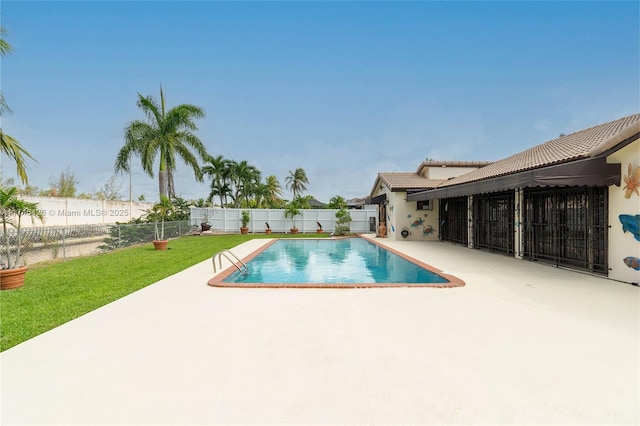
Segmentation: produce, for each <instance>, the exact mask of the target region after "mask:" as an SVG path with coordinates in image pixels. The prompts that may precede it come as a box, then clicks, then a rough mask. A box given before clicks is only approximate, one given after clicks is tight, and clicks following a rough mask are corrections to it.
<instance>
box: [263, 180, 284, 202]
mask: <svg viewBox="0 0 640 426" xmlns="http://www.w3.org/2000/svg"><path fill="white" fill-rule="evenodd" d="M266 186H267V194H268V195H267V200H268V202H269V204H270V205H275V203H276V201H277V200H278V198H280V197H281V196H282V194H283V192H282V187H281V186H280V182H278V178H277V177H275V175H270V176H267V180H266Z"/></svg>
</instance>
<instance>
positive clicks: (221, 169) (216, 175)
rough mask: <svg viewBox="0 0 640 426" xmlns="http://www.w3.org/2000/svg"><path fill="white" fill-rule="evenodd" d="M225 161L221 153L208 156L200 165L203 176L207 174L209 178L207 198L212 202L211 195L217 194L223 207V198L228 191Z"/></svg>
mask: <svg viewBox="0 0 640 426" xmlns="http://www.w3.org/2000/svg"><path fill="white" fill-rule="evenodd" d="M228 170H229V169H228V167H227V161H226V160H225V159H224V157H223V156H222V155H218V156H217V157H212V156H209V157H208V158H207V160H206V163H205V164H204V166H202V174H203V176H209V177H210V178H211V194H210V195H209V200H210V201H211V202H212V203H213V197H214V196H215V195H217V196H218V197H219V198H220V206H222V207H224V205H225V200H223V197H226V195H227V193H228V188H229V185H228V184H227V182H226V180H227V175H228Z"/></svg>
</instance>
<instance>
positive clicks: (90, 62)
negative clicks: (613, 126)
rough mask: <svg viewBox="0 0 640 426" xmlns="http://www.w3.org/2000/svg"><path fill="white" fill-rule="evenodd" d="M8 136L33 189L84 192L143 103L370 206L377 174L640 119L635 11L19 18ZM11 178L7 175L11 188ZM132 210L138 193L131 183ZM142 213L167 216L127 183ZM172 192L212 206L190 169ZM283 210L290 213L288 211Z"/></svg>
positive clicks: (522, 5) (10, 9) (389, 9)
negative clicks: (183, 110)
mask: <svg viewBox="0 0 640 426" xmlns="http://www.w3.org/2000/svg"><path fill="white" fill-rule="evenodd" d="M0 7H1V9H0V12H1V19H2V26H3V27H5V28H6V29H8V30H9V31H10V33H9V34H8V35H7V36H6V39H7V40H8V41H9V42H10V43H11V45H12V46H13V48H14V52H13V53H11V54H10V55H8V56H6V57H4V58H2V62H1V65H2V68H1V73H2V74H1V83H2V91H3V93H4V95H5V97H6V98H7V101H8V102H9V105H10V106H11V108H12V109H13V112H14V113H13V115H10V116H4V117H2V128H3V131H4V132H6V133H8V134H10V135H11V136H13V137H15V138H16V139H18V140H19V141H20V142H21V143H22V144H23V145H24V146H25V147H26V148H27V149H28V150H29V151H30V152H31V153H32V154H33V155H34V156H35V157H36V159H37V160H38V162H37V163H33V164H31V167H30V171H29V177H30V183H31V184H32V185H36V186H38V187H41V188H46V187H47V186H48V181H49V178H50V177H51V176H58V175H59V174H60V172H62V171H63V170H66V169H67V168H70V169H71V171H73V172H74V174H75V176H76V177H77V178H78V179H79V181H80V184H79V186H78V190H79V192H95V191H97V190H99V189H100V188H101V187H102V186H103V185H104V183H105V182H106V181H107V180H108V179H109V178H110V177H111V176H112V175H113V164H114V162H115V158H116V154H117V152H118V150H119V149H120V147H121V146H122V143H123V134H124V128H125V126H126V125H127V123H129V122H130V121H132V120H136V119H143V116H142V114H141V112H140V110H139V109H138V108H137V107H136V99H137V93H141V94H143V95H154V96H156V97H157V96H158V94H159V87H160V85H161V84H162V86H163V87H164V89H165V95H166V99H167V103H168V105H169V106H173V105H177V104H180V103H192V104H196V105H199V106H201V107H202V108H204V110H205V112H206V114H207V116H206V118H205V119H203V120H200V121H199V122H198V123H199V130H198V132H197V134H198V136H199V137H200V139H201V140H202V141H203V142H204V143H205V145H206V146H207V149H208V150H209V152H210V153H211V154H212V155H223V156H224V157H226V158H230V159H234V160H238V161H240V160H247V161H249V162H250V163H251V164H253V165H255V166H256V167H258V168H259V169H260V170H261V171H262V172H263V176H267V175H271V174H274V175H276V176H277V177H278V179H279V180H280V182H281V184H282V185H283V186H284V178H285V177H286V176H287V175H288V172H289V170H294V169H295V168H297V167H302V168H303V169H305V170H306V172H307V175H308V177H309V181H310V184H309V186H308V191H307V193H309V194H312V195H314V196H315V197H316V198H318V199H319V200H321V201H325V202H326V201H328V200H329V199H330V198H331V197H332V196H334V195H337V194H339V195H342V196H344V197H345V198H352V197H359V196H365V195H367V194H368V193H369V191H370V190H371V187H372V185H373V183H374V180H375V178H376V176H377V173H378V172H391V171H411V172H413V171H415V170H416V168H417V166H418V165H419V164H420V162H421V161H422V160H424V159H425V158H426V157H430V158H434V159H437V160H498V159H501V158H504V157H507V156H509V155H511V154H514V153H516V152H519V151H522V150H524V149H527V148H529V147H531V146H533V145H536V144H539V143H542V142H545V141H547V140H549V139H553V138H555V137H557V136H558V135H559V134H560V133H570V132H573V131H578V130H581V129H584V128H587V127H591V126H593V125H597V124H600V123H604V122H607V121H611V120H615V119H617V118H620V117H623V116H626V115H630V114H634V113H637V112H638V111H639V110H640V87H639V81H640V71H639V66H640V56H639V51H640V46H639V39H640V25H639V15H640V11H639V5H638V2H636V1H626V2H616V1H605V2H598V1H593V2H583V1H562V2H553V1H549V2H546V1H540V2H516V1H511V2H498V1H491V2H483V1H477V2H428V1H427V2H211V1H199V2H177V1H173V2H170V1H163V2H155V1H138V2H129V1H120V2H93V1H91V2H90V1H79V2H73V1H65V2H56V1H40V2H35V1H11V0H3V1H2V4H1V6H0ZM14 175H15V173H14V167H13V164H11V163H9V162H8V161H7V160H6V158H3V159H2V177H3V178H4V179H6V178H10V177H13V176H14ZM120 180H121V182H122V183H123V196H124V197H128V178H126V177H121V178H120ZM133 185H134V189H133V196H134V198H137V197H138V196H139V195H141V194H144V195H145V197H146V198H147V199H148V200H155V199H157V184H156V181H155V180H152V179H151V178H148V177H146V176H145V175H144V174H143V173H142V171H141V169H140V167H139V165H134V174H133ZM176 187H177V188H176V189H177V192H178V193H179V194H180V195H182V196H184V197H186V198H201V197H206V196H207V195H208V192H209V191H208V186H207V184H204V183H201V184H197V183H195V180H194V177H193V174H192V172H191V170H190V169H188V168H186V167H181V168H179V170H178V174H177V176H176ZM286 197H290V194H289V193H286Z"/></svg>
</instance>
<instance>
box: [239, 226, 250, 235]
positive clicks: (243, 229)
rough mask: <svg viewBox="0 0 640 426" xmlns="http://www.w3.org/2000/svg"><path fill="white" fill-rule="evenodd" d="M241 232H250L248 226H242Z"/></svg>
mask: <svg viewBox="0 0 640 426" xmlns="http://www.w3.org/2000/svg"><path fill="white" fill-rule="evenodd" d="M240 233H241V234H248V233H249V228H246V227H244V226H243V227H242V228H240Z"/></svg>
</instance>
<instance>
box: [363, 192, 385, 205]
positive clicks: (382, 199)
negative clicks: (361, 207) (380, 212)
mask: <svg viewBox="0 0 640 426" xmlns="http://www.w3.org/2000/svg"><path fill="white" fill-rule="evenodd" d="M385 201H387V194H382V195H378V196H377V197H373V198H370V199H369V200H368V201H367V204H382V203H384V202H385Z"/></svg>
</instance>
